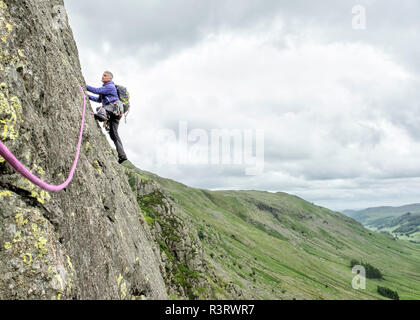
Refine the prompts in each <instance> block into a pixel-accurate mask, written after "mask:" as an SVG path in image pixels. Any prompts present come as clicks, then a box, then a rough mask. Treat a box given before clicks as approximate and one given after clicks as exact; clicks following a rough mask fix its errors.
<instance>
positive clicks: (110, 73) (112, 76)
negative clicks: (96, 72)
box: [104, 71, 114, 79]
mask: <svg viewBox="0 0 420 320" xmlns="http://www.w3.org/2000/svg"><path fill="white" fill-rule="evenodd" d="M104 73H106V74H108V75H110V76H111V79H114V75H113V74H112V72H111V71H105V72H104Z"/></svg>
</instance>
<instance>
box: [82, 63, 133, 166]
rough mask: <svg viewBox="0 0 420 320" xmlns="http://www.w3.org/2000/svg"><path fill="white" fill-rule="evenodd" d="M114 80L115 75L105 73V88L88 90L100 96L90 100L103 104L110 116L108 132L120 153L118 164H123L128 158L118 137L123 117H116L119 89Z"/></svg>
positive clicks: (87, 88) (103, 80)
mask: <svg viewBox="0 0 420 320" xmlns="http://www.w3.org/2000/svg"><path fill="white" fill-rule="evenodd" d="M113 78H114V76H113V74H112V73H111V72H109V71H105V72H104V74H103V75H102V82H103V86H102V87H101V88H94V87H91V86H86V90H87V91H89V92H92V93H94V94H98V95H99V96H98V97H95V96H92V95H89V99H90V100H92V101H95V102H99V103H102V106H103V108H104V109H105V110H106V112H107V114H108V121H107V122H106V123H107V125H108V126H109V127H108V128H107V130H108V131H109V136H110V137H111V140H112V141H113V142H114V144H115V147H116V148H117V152H118V163H123V162H124V161H126V160H127V156H126V154H125V152H124V148H123V145H122V142H121V139H120V136H119V135H118V126H119V123H120V119H121V116H116V115H115V114H114V112H113V111H114V103H115V102H116V101H118V100H119V98H118V93H117V88H116V87H115V84H114V82H113V81H112V79H113Z"/></svg>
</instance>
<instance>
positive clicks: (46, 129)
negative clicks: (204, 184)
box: [0, 0, 168, 299]
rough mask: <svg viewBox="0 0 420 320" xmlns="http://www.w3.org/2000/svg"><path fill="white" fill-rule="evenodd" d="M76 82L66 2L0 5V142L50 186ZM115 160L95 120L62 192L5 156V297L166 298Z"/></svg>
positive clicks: (76, 117) (1, 169) (20, 0)
mask: <svg viewBox="0 0 420 320" xmlns="http://www.w3.org/2000/svg"><path fill="white" fill-rule="evenodd" d="M79 84H80V85H82V86H84V85H85V83H84V79H83V76H82V74H81V68H80V64H79V58H78V52H77V47H76V44H75V42H74V40H73V35H72V31H71V29H70V27H69V25H68V22H67V17H66V14H65V10H64V5H63V2H62V1H61V0H6V1H0V139H1V140H2V142H3V143H4V144H5V145H6V146H7V147H8V148H9V149H10V150H11V151H12V152H13V153H14V154H15V156H16V157H17V158H18V159H19V160H20V161H21V162H22V163H23V164H24V165H25V166H26V167H27V168H28V169H30V170H31V171H32V172H33V173H35V174H36V175H38V176H39V177H41V178H42V179H43V180H45V181H47V182H48V183H51V184H60V183H62V182H63V181H64V180H65V179H66V178H67V174H68V172H69V170H70V167H71V165H72V163H73V160H74V154H75V151H76V144H77V139H78V132H79V128H80V121H81V112H82V95H81V92H80V89H79ZM89 108H90V106H89V105H88V110H89ZM116 160H117V158H116V154H115V151H113V150H112V149H111V147H110V146H109V144H108V142H107V140H106V137H105V136H104V134H103V133H102V131H101V130H100V128H99V126H98V124H97V123H96V122H95V120H94V119H93V118H92V117H90V116H89V114H87V120H86V124H85V130H84V134H83V149H82V152H81V155H80V159H79V163H78V167H77V171H76V174H75V176H74V179H73V181H72V183H71V184H70V185H69V187H68V188H67V189H66V190H64V191H62V192H59V193H54V194H52V193H51V194H50V193H47V192H44V191H42V190H40V189H39V188H38V187H36V186H34V185H32V184H31V183H29V182H28V181H27V180H25V179H24V178H22V177H21V176H20V175H19V174H17V173H15V172H14V171H13V170H12V169H11V167H10V166H9V165H8V164H7V163H5V162H4V160H3V159H1V158H0V270H1V272H0V299H133V298H138V299H167V298H168V296H167V290H166V288H165V283H164V281H163V278H162V274H161V272H160V270H159V268H157V267H156V266H158V265H160V262H159V260H160V250H159V249H158V247H157V246H155V245H154V244H153V242H152V241H150V239H151V234H150V228H149V226H148V225H147V223H146V224H144V223H143V224H142V223H141V221H140V220H139V218H138V217H139V216H141V215H142V213H141V210H140V208H139V206H138V204H137V202H136V198H135V196H134V194H133V193H132V191H131V189H130V186H129V184H128V181H127V177H126V176H125V172H124V170H125V169H124V168H123V167H120V166H119V165H118V163H117V161H116Z"/></svg>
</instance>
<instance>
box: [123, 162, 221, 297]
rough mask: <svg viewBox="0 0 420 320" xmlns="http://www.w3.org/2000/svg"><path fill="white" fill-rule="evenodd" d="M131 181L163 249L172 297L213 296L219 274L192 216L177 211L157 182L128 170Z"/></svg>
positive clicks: (146, 218)
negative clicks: (209, 261)
mask: <svg viewBox="0 0 420 320" xmlns="http://www.w3.org/2000/svg"><path fill="white" fill-rule="evenodd" d="M127 175H128V178H129V183H130V185H131V188H132V190H133V192H134V194H135V195H136V197H137V202H138V204H139V206H140V207H141V209H142V212H143V215H144V216H143V217H142V218H140V219H144V220H145V222H146V223H147V224H148V225H149V226H150V227H151V228H152V235H153V238H152V241H154V242H155V243H156V244H157V245H158V246H159V249H160V253H161V254H160V257H161V261H160V262H161V264H160V268H161V271H162V274H163V275H164V279H165V284H166V286H167V288H168V292H169V294H170V296H171V297H172V298H177V299H179V298H182V299H211V298H213V296H214V292H212V288H211V285H210V283H211V282H212V281H213V280H214V278H215V275H214V273H213V272H211V271H210V269H209V267H208V265H207V264H206V262H205V257H204V251H203V248H202V247H201V243H200V240H199V239H198V236H197V232H196V231H195V229H194V228H193V226H192V223H191V222H190V221H188V217H187V216H186V215H183V214H182V213H181V212H179V211H176V209H175V207H174V206H173V204H172V201H171V200H170V199H169V198H168V196H167V195H165V194H164V193H163V192H162V190H161V189H160V188H159V186H158V185H157V184H156V183H155V182H154V181H153V180H150V179H148V178H145V177H141V176H140V175H139V174H136V173H135V171H134V170H129V169H128V170H127Z"/></svg>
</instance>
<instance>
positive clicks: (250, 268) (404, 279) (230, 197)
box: [138, 170, 420, 299]
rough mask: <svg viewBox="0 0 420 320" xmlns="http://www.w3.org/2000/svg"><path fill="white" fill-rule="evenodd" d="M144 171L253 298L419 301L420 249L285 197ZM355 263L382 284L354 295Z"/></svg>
mask: <svg viewBox="0 0 420 320" xmlns="http://www.w3.org/2000/svg"><path fill="white" fill-rule="evenodd" d="M138 172H139V174H141V175H142V176H145V177H148V178H149V179H153V180H155V181H156V182H157V183H158V184H159V185H160V186H161V188H162V189H163V190H164V191H165V192H166V193H168V195H169V196H170V197H171V199H173V201H174V203H175V205H176V206H177V207H178V208H179V209H181V210H183V211H184V212H186V213H187V214H188V215H189V216H190V217H191V219H192V220H193V221H194V224H195V226H196V230H197V233H198V236H199V237H200V239H201V241H202V245H203V247H204V250H205V252H206V256H207V257H206V259H207V260H208V261H209V263H210V264H211V265H213V266H214V268H215V270H216V272H217V274H218V276H220V277H221V278H223V279H224V280H225V281H227V282H228V281H233V282H234V283H236V284H237V285H238V286H240V287H241V288H242V290H243V291H244V292H245V294H246V296H247V297H249V298H251V299H384V297H382V296H381V295H379V294H378V293H377V286H378V285H379V286H382V287H387V288H390V289H391V290H394V291H397V292H398V294H399V296H400V298H401V299H420V270H419V268H418V266H419V265H420V245H415V244H412V243H409V242H405V241H399V240H394V239H393V237H390V236H389V235H385V234H379V233H376V232H373V231H369V230H367V229H365V228H364V227H363V226H362V225H361V224H360V223H358V222H356V221H355V220H353V219H351V218H349V217H347V216H345V215H343V214H341V213H337V212H333V211H330V210H328V209H325V208H322V207H318V206H315V205H312V204H310V203H308V202H306V201H304V200H302V199H300V198H298V197H296V196H292V195H288V194H285V193H268V192H261V191H208V190H201V189H195V188H190V187H187V186H185V185H183V184H181V183H178V182H175V181H172V180H169V179H164V178H161V177H158V176H156V175H154V174H151V173H148V172H145V171H140V170H138ZM352 259H356V260H358V261H363V262H366V263H369V264H371V265H373V266H374V267H376V268H378V269H379V270H380V271H381V272H382V274H383V275H384V279H383V280H371V279H368V280H367V288H366V290H359V291H357V290H354V289H352V285H351V283H352V279H353V277H354V276H355V274H353V273H352V272H351V268H350V261H351V260H352ZM220 295H223V291H222V290H221V291H220Z"/></svg>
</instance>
